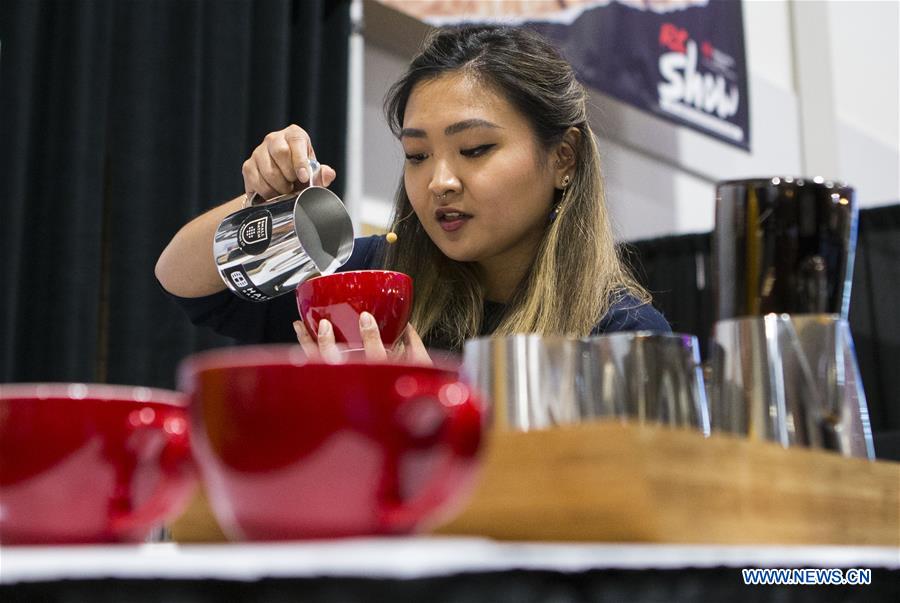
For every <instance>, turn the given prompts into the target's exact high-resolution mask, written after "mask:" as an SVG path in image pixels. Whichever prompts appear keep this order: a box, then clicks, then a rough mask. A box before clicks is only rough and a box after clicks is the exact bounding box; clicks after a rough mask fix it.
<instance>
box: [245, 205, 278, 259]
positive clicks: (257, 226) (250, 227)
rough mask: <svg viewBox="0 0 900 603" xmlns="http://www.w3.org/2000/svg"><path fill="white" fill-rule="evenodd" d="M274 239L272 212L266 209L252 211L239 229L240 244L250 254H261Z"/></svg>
mask: <svg viewBox="0 0 900 603" xmlns="http://www.w3.org/2000/svg"><path fill="white" fill-rule="evenodd" d="M271 240H272V214H271V213H270V212H269V211H268V210H266V209H260V210H257V211H254V212H251V213H250V214H248V215H247V217H246V218H244V220H243V221H242V222H241V226H240V228H239V229H238V246H239V247H240V248H241V250H242V251H243V252H244V253H246V254H248V255H259V254H261V253H263V252H264V251H265V250H266V249H268V248H269V242H270V241H271Z"/></svg>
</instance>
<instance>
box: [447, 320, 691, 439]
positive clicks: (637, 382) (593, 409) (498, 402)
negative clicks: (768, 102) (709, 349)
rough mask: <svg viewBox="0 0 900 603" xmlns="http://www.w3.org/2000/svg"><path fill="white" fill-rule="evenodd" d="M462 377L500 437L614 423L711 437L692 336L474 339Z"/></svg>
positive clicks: (466, 351)
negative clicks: (487, 408)
mask: <svg viewBox="0 0 900 603" xmlns="http://www.w3.org/2000/svg"><path fill="white" fill-rule="evenodd" d="M462 372H463V375H464V376H465V378H466V379H467V380H468V381H469V383H470V384H471V385H472V386H473V387H474V388H476V389H477V390H478V391H480V392H482V394H483V395H484V396H485V397H486V398H487V400H488V402H489V403H490V404H491V408H492V413H493V414H492V420H493V423H494V425H495V426H496V427H497V428H499V429H510V430H518V431H528V430H532V429H544V428H548V427H552V426H554V425H565V424H571V423H578V422H582V421H586V420H592V419H601V418H613V417H615V418H619V419H625V418H629V419H634V420H637V421H640V422H653V423H663V424H666V425H673V426H691V427H695V428H698V429H700V430H701V431H702V432H703V433H704V434H708V433H709V418H708V413H707V402H706V393H705V388H704V384H703V375H702V372H701V366H700V355H699V347H698V345H697V339H696V338H695V337H694V336H692V335H673V334H656V333H650V332H633V333H616V334H611V335H601V336H598V337H591V338H587V339H580V340H578V339H571V338H565V337H542V336H539V335H511V336H507V337H491V338H480V339H473V340H470V341H467V342H466V344H465V349H464V357H463V368H462Z"/></svg>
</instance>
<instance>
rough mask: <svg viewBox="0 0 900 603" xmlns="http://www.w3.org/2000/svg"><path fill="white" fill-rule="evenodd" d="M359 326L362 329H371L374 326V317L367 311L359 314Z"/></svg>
mask: <svg viewBox="0 0 900 603" xmlns="http://www.w3.org/2000/svg"><path fill="white" fill-rule="evenodd" d="M359 326H361V327H362V328H364V329H371V328H372V327H374V326H375V318H374V317H373V316H372V315H371V314H369V313H368V312H363V313H362V314H360V315H359Z"/></svg>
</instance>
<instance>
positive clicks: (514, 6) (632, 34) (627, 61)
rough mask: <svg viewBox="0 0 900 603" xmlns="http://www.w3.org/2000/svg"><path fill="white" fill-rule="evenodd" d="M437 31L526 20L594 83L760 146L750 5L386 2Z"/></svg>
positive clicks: (709, 1)
mask: <svg viewBox="0 0 900 603" xmlns="http://www.w3.org/2000/svg"><path fill="white" fill-rule="evenodd" d="M381 2H382V3H383V4H386V5H389V6H392V7H393V8H396V9H397V10H400V11H403V12H405V13H407V14H410V15H412V16H414V17H417V18H419V19H421V20H423V21H425V22H427V23H429V24H432V25H451V24H460V23H466V22H469V23H490V22H499V23H504V24H513V25H519V24H524V25H527V26H528V27H531V28H533V29H535V30H536V31H539V32H540V33H542V34H544V35H545V36H547V37H548V38H550V39H552V40H553V41H554V42H556V44H557V46H558V47H559V48H560V49H561V50H562V52H563V53H564V55H565V56H566V58H567V59H568V60H569V62H570V63H572V66H573V67H574V69H575V72H576V73H577V74H578V77H579V79H580V80H581V81H582V82H583V83H585V84H586V85H588V86H590V87H592V88H594V89H596V90H598V91H600V92H603V93H605V94H608V95H610V96H613V97H615V98H617V99H619V100H621V101H623V102H626V103H628V104H630V105H633V106H635V107H638V108H640V109H643V110H645V111H649V112H651V113H653V114H654V115H657V116H660V117H662V118H664V119H667V120H670V121H673V122H675V123H678V124H681V125H685V126H688V127H690V128H693V129H695V130H698V131H701V132H704V133H706V134H709V135H711V136H714V137H716V138H718V139H720V140H723V141H725V142H727V143H730V144H733V145H736V146H738V147H741V148H743V149H747V150H749V149H750V111H749V95H748V89H747V66H746V61H745V56H744V26H743V14H742V7H741V1H740V0H530V1H523V0H505V1H496V0H479V1H473V0H381Z"/></svg>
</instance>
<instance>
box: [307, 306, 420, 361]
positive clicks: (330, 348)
mask: <svg viewBox="0 0 900 603" xmlns="http://www.w3.org/2000/svg"><path fill="white" fill-rule="evenodd" d="M294 331H295V332H296V333H297V341H299V342H300V345H301V346H302V347H303V350H304V351H305V352H306V355H307V356H309V357H310V358H312V359H320V358H321V359H323V360H325V361H326V362H337V361H339V360H340V354H341V351H340V348H338V345H337V344H336V343H335V341H334V328H333V327H332V325H331V323H330V322H329V321H327V320H322V321H321V322H320V323H319V329H318V332H317V337H318V340H319V341H318V344H317V343H316V342H315V341H314V340H313V338H312V337H311V336H310V334H309V332H308V331H307V330H306V326H305V325H304V324H303V321H301V320H296V321H294ZM359 334H360V336H361V337H362V343H363V350H365V355H366V359H367V360H374V361H376V362H378V361H387V360H391V361H397V362H404V363H409V364H422V365H426V366H432V364H433V363H432V361H431V357H430V356H429V355H428V351H427V350H426V349H425V344H423V343H422V339H421V338H420V337H419V334H418V333H417V332H416V330H415V329H414V328H413V326H412V325H411V324H407V325H406V328H405V329H404V330H403V334H402V335H401V336H400V341H398V342H397V344H395V345H394V347H392V348H391V349H389V350H388V349H385V347H384V343H383V342H382V341H381V333H380V332H379V330H378V324H377V323H376V322H375V318H374V317H373V316H372V315H371V314H369V313H368V312H363V313H362V314H360V317H359Z"/></svg>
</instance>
